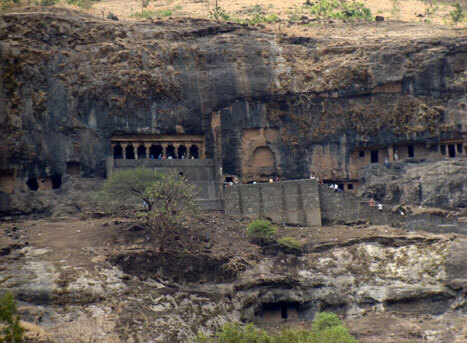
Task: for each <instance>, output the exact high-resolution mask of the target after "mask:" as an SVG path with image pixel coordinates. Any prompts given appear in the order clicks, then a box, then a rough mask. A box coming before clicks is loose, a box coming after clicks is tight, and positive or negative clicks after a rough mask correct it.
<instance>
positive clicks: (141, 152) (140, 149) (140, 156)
mask: <svg viewBox="0 0 467 343" xmlns="http://www.w3.org/2000/svg"><path fill="white" fill-rule="evenodd" d="M145 158H146V147H145V146H144V145H140V146H139V147H138V159H139V160H144V159H145Z"/></svg>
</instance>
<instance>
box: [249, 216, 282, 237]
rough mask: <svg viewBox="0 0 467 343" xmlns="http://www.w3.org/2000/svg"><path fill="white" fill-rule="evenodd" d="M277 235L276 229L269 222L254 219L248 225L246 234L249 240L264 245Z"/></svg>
mask: <svg viewBox="0 0 467 343" xmlns="http://www.w3.org/2000/svg"><path fill="white" fill-rule="evenodd" d="M276 233H277V228H276V227H275V226H273V225H272V224H271V222H270V221H269V220H263V219H256V220H253V221H252V222H251V223H250V224H248V228H247V234H248V237H250V239H252V240H254V241H258V242H259V243H264V242H266V241H268V240H270V239H271V238H272V236H274V235H275V234H276Z"/></svg>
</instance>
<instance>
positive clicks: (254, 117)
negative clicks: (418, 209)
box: [0, 9, 467, 184]
mask: <svg viewBox="0 0 467 343" xmlns="http://www.w3.org/2000/svg"><path fill="white" fill-rule="evenodd" d="M0 20H1V24H0V37H1V40H2V44H1V49H0V51H1V60H2V63H1V65H0V68H1V71H0V74H1V88H0V89H1V90H2V91H1V96H0V108H1V111H0V113H1V117H0V122H1V131H0V133H1V136H0V137H1V141H2V144H1V145H2V147H3V148H4V149H5V150H4V153H2V154H4V155H5V156H4V158H3V159H2V160H1V162H2V166H1V168H2V169H5V170H14V171H15V175H16V176H17V177H18V179H17V180H18V182H19V183H21V184H24V182H25V181H26V180H27V179H28V178H29V177H45V176H50V175H56V174H64V172H65V168H66V162H68V161H75V162H79V163H80V164H81V171H82V174H83V175H84V176H96V175H100V176H103V175H104V160H105V156H107V155H109V154H110V153H111V147H110V143H109V139H110V136H111V135H112V134H116V133H118V134H144V133H153V134H159V133H161V134H175V133H177V132H179V131H180V130H181V129H183V131H184V132H185V133H187V134H202V135H204V136H205V139H206V156H207V157H216V158H217V159H218V160H219V161H222V167H223V170H224V172H225V173H227V174H234V175H242V173H243V172H245V173H247V174H248V175H253V176H255V175H259V174H261V173H265V172H267V173H271V172H272V173H274V174H280V175H283V176H285V177H288V178H297V177H308V176H309V173H310V170H313V169H317V168H323V170H324V169H325V170H326V173H327V175H331V176H332V177H333V178H345V177H347V175H348V172H349V158H348V157H349V155H350V153H351V152H352V151H353V149H354V148H355V147H358V146H362V147H363V146H369V145H372V144H379V145H387V144H393V143H397V142H406V141H407V140H410V141H425V140H427V139H428V140H430V141H437V140H439V139H440V138H446V137H457V138H458V137H460V131H462V130H464V129H462V127H463V126H462V125H465V121H466V119H465V118H466V113H465V105H463V104H464V103H465V85H464V83H463V78H464V71H465V61H466V60H467V58H466V52H465V51H466V50H465V47H466V35H465V34H463V32H462V31H458V30H457V31H456V30H452V29H448V28H441V27H435V26H433V27H432V28H431V27H430V30H429V31H423V30H418V29H417V27H416V26H414V25H412V24H394V26H389V25H386V24H384V25H381V24H369V23H365V24H359V23H355V24H348V25H349V29H343V30H342V31H340V32H339V33H338V34H337V33H336V34H335V35H334V34H333V33H332V31H330V32H329V34H326V32H325V28H324V29H323V30H324V32H323V33H322V34H320V35H316V36H312V37H305V38H304V39H293V38H296V37H283V36H280V35H273V34H271V33H268V32H262V31H256V30H252V29H249V28H245V27H243V26H240V25H233V24H226V23H214V22H209V21H202V20H188V19H187V20H172V21H166V22H165V21H160V22H157V23H121V22H114V21H109V20H104V19H100V18H95V17H90V16H86V15H84V14H82V13H78V12H70V11H67V10H62V9H51V10H46V9H41V11H40V12H36V13H35V12H34V11H28V10H25V11H24V12H19V13H10V14H4V15H2V17H1V19H0ZM329 30H331V29H329ZM352 30H357V31H359V32H361V31H365V35H366V38H365V40H358V41H356V40H355V35H354V34H353V33H352V32H353V31H352ZM369 31H372V34H371V35H367V33H368V32H369ZM427 32H429V36H428V35H427ZM335 36H336V37H338V38H334V37H335ZM299 38H300V37H299ZM459 125H460V126H459ZM214 127H216V129H215V130H214ZM258 128H269V129H271V130H272V131H271V132H276V133H278V135H276V136H274V137H269V138H268V137H266V136H262V135H258V137H259V138H258V139H260V140H261V139H263V140H264V142H263V143H264V144H266V148H267V149H269V150H270V151H268V152H266V151H267V149H266V150H264V149H263V150H261V151H259V152H258V156H257V157H255V156H254V155H255V149H253V148H254V147H253V146H250V143H251V142H252V140H251V139H246V138H245V137H246V136H245V132H246V131H245V130H250V129H258ZM247 138H248V137H247ZM250 138H251V137H250ZM256 141H257V142H259V141H258V140H257V139H256ZM245 142H246V143H248V142H250V143H248V146H244V143H245ZM263 143H262V144H263ZM261 152H262V154H260V153H261ZM260 155H261V156H260ZM271 156H272V158H273V159H272V160H271ZM332 156H334V157H332ZM255 158H257V159H258V161H262V163H266V164H265V165H263V166H260V167H261V168H262V169H261V168H260V170H243V169H244V168H246V167H245V166H247V163H246V162H247V161H249V160H251V159H252V160H254V159H255ZM271 162H272V164H270V163H271ZM271 168H272V169H271ZM253 176H252V177H253Z"/></svg>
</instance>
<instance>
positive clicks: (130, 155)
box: [125, 145, 135, 160]
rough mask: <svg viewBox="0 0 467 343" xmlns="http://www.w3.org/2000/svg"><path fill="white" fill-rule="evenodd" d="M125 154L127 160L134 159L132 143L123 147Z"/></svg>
mask: <svg viewBox="0 0 467 343" xmlns="http://www.w3.org/2000/svg"><path fill="white" fill-rule="evenodd" d="M125 156H126V159H127V160H134V159H135V148H133V145H128V146H127V147H126V149H125Z"/></svg>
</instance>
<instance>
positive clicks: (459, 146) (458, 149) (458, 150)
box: [457, 143, 462, 154]
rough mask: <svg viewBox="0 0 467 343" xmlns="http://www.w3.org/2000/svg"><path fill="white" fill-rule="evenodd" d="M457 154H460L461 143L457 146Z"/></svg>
mask: <svg viewBox="0 0 467 343" xmlns="http://www.w3.org/2000/svg"><path fill="white" fill-rule="evenodd" d="M457 152H458V153H459V154H462V143H459V144H457Z"/></svg>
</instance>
